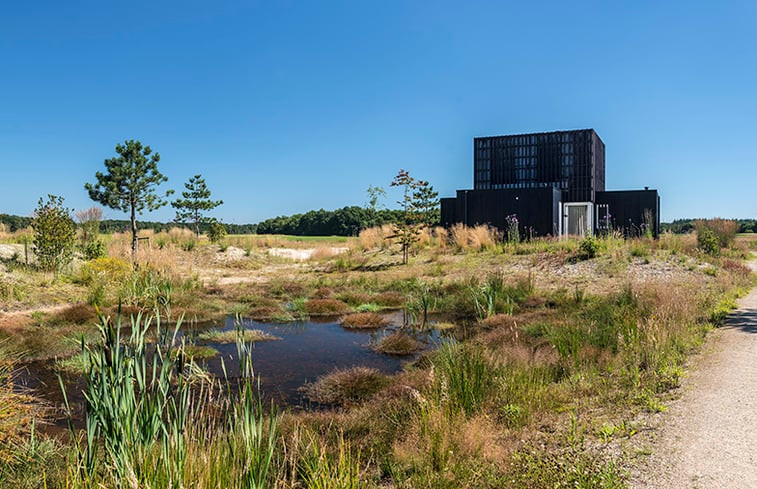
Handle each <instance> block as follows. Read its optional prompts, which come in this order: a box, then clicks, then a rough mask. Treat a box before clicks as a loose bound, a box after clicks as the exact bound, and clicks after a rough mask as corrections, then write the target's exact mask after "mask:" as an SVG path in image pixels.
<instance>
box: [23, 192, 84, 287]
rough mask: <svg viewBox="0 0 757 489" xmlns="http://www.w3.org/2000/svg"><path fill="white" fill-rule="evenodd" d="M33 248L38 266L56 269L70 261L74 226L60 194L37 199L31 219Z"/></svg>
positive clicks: (55, 270)
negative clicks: (45, 198)
mask: <svg viewBox="0 0 757 489" xmlns="http://www.w3.org/2000/svg"><path fill="white" fill-rule="evenodd" d="M32 228H33V229H34V251H35V253H36V255H37V260H38V262H39V266H40V267H41V268H42V269H44V270H47V271H52V272H56V273H57V272H59V271H60V270H61V268H63V267H64V266H65V265H68V264H69V263H71V260H72V259H73V253H74V243H75V242H76V225H75V224H74V221H73V219H71V216H70V210H69V209H66V208H65V207H63V197H58V196H56V195H48V196H47V202H45V201H44V200H43V199H42V198H40V199H39V203H38V204H37V208H36V209H35V210H34V219H33V220H32Z"/></svg>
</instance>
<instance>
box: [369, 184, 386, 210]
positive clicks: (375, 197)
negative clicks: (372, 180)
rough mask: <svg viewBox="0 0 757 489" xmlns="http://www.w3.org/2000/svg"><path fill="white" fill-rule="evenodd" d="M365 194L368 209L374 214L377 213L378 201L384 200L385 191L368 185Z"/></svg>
mask: <svg viewBox="0 0 757 489" xmlns="http://www.w3.org/2000/svg"><path fill="white" fill-rule="evenodd" d="M365 192H366V193H367V194H368V209H370V210H372V211H374V212H376V211H378V210H379V200H381V199H385V198H386V190H384V189H383V188H382V187H374V186H373V185H368V189H367V190H366V191H365ZM382 207H383V206H382Z"/></svg>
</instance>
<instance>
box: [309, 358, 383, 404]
mask: <svg viewBox="0 0 757 489" xmlns="http://www.w3.org/2000/svg"><path fill="white" fill-rule="evenodd" d="M389 382H390V379H389V377H387V376H386V375H384V374H382V373H381V372H379V371H378V370H376V369H374V368H368V367H353V368H350V369H345V370H342V369H337V370H334V371H333V372H331V373H329V374H326V375H324V376H322V377H319V378H318V380H316V381H315V382H313V383H312V384H306V385H304V386H303V387H302V388H301V391H302V393H303V395H304V396H305V397H307V398H308V399H310V400H311V401H313V402H317V403H320V404H331V405H345V404H352V403H356V402H360V401H364V400H366V399H368V398H369V397H371V396H373V395H374V394H376V393H377V392H378V391H380V390H381V389H383V388H384V387H386V386H387V385H388V384H389Z"/></svg>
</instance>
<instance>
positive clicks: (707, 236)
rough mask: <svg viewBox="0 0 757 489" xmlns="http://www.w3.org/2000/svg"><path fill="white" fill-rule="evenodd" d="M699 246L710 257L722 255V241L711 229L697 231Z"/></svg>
mask: <svg viewBox="0 0 757 489" xmlns="http://www.w3.org/2000/svg"><path fill="white" fill-rule="evenodd" d="M697 246H699V249H700V250H701V251H702V252H703V253H706V254H708V255H712V256H718V255H719V254H720V241H719V240H718V237H717V236H716V235H715V233H714V232H713V231H712V230H711V229H707V228H702V229H698V230H697Z"/></svg>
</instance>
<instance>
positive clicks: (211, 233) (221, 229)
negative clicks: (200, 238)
mask: <svg viewBox="0 0 757 489" xmlns="http://www.w3.org/2000/svg"><path fill="white" fill-rule="evenodd" d="M225 237H226V226H224V225H223V224H221V223H220V222H214V223H213V224H211V225H210V228H209V229H208V239H209V240H210V242H211V243H218V242H219V241H221V240H222V239H223V238H225Z"/></svg>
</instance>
